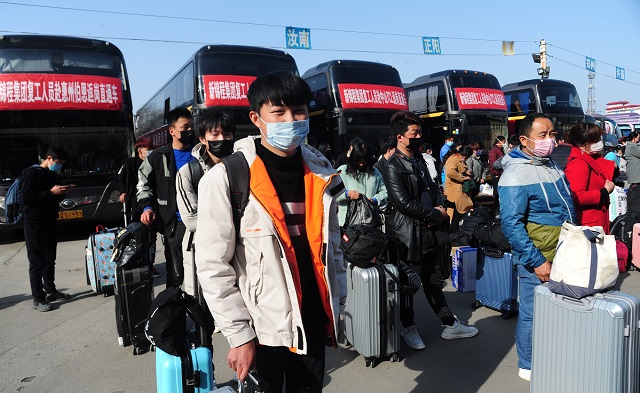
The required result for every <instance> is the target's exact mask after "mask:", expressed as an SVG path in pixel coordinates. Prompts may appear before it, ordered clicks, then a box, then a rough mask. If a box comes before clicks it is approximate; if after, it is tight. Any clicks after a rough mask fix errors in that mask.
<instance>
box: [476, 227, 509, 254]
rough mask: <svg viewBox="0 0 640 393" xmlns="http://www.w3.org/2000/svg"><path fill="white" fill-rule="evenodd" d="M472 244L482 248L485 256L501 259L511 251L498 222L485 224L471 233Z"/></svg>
mask: <svg viewBox="0 0 640 393" xmlns="http://www.w3.org/2000/svg"><path fill="white" fill-rule="evenodd" d="M472 244H473V245H474V246H477V247H482V248H483V249H484V251H485V254H488V255H490V256H494V257H501V256H502V255H503V254H504V253H505V252H508V251H511V244H509V241H508V240H507V238H506V237H505V236H504V233H502V225H501V224H500V220H493V221H489V222H485V223H483V224H480V225H478V226H477V227H476V229H475V230H474V231H473V238H472Z"/></svg>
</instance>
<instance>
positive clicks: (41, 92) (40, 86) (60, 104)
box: [0, 74, 122, 110]
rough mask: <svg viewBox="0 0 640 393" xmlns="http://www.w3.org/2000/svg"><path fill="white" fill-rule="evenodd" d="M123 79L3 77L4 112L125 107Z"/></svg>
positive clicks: (0, 90) (0, 99)
mask: <svg viewBox="0 0 640 393" xmlns="http://www.w3.org/2000/svg"><path fill="white" fill-rule="evenodd" d="M121 92H122V83H121V82H120V79H118V78H113V77H105V76H91V75H62V74H3V75H0V109H1V110H41V109H59V110H62V109H86V110H119V109H121V108H122V94H121Z"/></svg>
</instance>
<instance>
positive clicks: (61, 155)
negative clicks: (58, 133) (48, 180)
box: [45, 146, 69, 161]
mask: <svg viewBox="0 0 640 393" xmlns="http://www.w3.org/2000/svg"><path fill="white" fill-rule="evenodd" d="M49 156H51V158H53V159H54V160H61V161H67V158H69V155H68V154H67V151H66V150H65V149H63V148H61V147H59V146H49V148H48V149H47V155H46V156H45V158H47V157H49Z"/></svg>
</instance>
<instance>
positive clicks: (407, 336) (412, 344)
mask: <svg viewBox="0 0 640 393" xmlns="http://www.w3.org/2000/svg"><path fill="white" fill-rule="evenodd" d="M400 335H401V336H402V339H403V340H404V342H405V344H407V346H408V347H409V348H411V349H415V350H418V349H424V348H425V345H424V342H422V339H421V338H420V335H419V334H418V329H416V325H411V326H409V327H408V328H406V329H404V330H403V331H402V332H401V333H400Z"/></svg>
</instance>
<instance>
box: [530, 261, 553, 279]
mask: <svg viewBox="0 0 640 393" xmlns="http://www.w3.org/2000/svg"><path fill="white" fill-rule="evenodd" d="M533 271H534V272H535V273H536V276H538V278H539V279H540V281H542V282H547V281H549V274H550V273H551V262H549V261H544V263H543V264H542V265H540V266H538V267H536V268H533Z"/></svg>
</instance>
